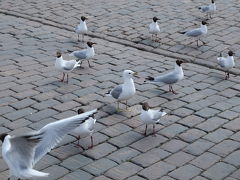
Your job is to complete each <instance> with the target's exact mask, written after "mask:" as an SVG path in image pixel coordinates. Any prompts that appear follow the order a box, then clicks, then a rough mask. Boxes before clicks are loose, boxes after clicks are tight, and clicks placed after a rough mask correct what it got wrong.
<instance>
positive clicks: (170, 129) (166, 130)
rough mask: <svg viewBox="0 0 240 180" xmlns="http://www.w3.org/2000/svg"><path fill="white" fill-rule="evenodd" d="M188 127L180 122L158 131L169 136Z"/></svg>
mask: <svg viewBox="0 0 240 180" xmlns="http://www.w3.org/2000/svg"><path fill="white" fill-rule="evenodd" d="M186 129H187V128H186V127H185V126H182V125H179V124H172V125H170V126H168V127H166V128H164V129H162V130H160V131H159V132H158V133H159V134H161V135H163V136H167V137H174V136H176V135H177V134H179V133H181V132H183V131H185V130H186Z"/></svg>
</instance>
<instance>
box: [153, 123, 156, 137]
mask: <svg viewBox="0 0 240 180" xmlns="http://www.w3.org/2000/svg"><path fill="white" fill-rule="evenodd" d="M153 136H156V131H155V124H153Z"/></svg>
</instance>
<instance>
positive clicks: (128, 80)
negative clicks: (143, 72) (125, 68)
mask: <svg viewBox="0 0 240 180" xmlns="http://www.w3.org/2000/svg"><path fill="white" fill-rule="evenodd" d="M124 85H127V86H132V85H133V86H134V82H133V79H132V78H129V77H125V78H124Z"/></svg>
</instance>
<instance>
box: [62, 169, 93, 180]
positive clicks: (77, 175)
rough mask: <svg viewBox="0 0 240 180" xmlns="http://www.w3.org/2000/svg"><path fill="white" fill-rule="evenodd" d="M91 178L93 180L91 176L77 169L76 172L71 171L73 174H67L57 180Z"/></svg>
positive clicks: (87, 179)
mask: <svg viewBox="0 0 240 180" xmlns="http://www.w3.org/2000/svg"><path fill="white" fill-rule="evenodd" d="M92 178H93V176H92V175H91V174H89V173H87V172H84V171H82V170H79V169H78V170H76V171H73V172H71V173H69V174H67V175H66V176H64V177H62V178H60V179H59V180H74V179H86V180H90V179H92Z"/></svg>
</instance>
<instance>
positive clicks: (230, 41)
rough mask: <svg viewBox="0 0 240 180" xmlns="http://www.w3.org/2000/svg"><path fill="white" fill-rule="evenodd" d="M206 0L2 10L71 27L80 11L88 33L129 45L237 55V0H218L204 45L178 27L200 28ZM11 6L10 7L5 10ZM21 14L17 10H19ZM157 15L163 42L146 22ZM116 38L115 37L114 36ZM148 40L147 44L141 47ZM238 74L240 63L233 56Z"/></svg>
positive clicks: (25, 4)
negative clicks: (157, 40) (153, 35)
mask: <svg viewBox="0 0 240 180" xmlns="http://www.w3.org/2000/svg"><path fill="white" fill-rule="evenodd" d="M209 2H210V0H204V1H203V0H178V1H176V0H161V1H156V0H142V1H140V0H131V1H130V2H129V1H128V0H113V1H111V2H110V1H109V0H98V1H94V0H88V1H84V2H82V1H81V2H79V1H77V0H69V1H67V2H66V1H64V0H50V1H49V0H42V1H32V0H18V1H17V2H16V1H12V0H5V1H4V2H2V3H1V5H0V7H1V10H0V12H4V13H10V14H15V13H17V16H19V15H28V16H29V18H34V17H38V18H40V20H41V21H43V22H46V20H48V21H50V22H56V23H57V25H64V27H65V28H66V27H67V28H69V29H71V30H73V26H76V24H78V23H79V19H80V16H81V15H86V16H87V17H88V18H89V20H88V25H89V30H90V31H91V33H90V34H91V35H93V34H94V35H95V36H98V37H104V38H106V39H108V40H112V41H117V42H120V39H122V42H123V43H127V44H131V45H133V46H136V47H139V48H145V49H148V50H151V51H154V52H156V53H160V54H163V55H166V56H174V57H179V54H181V55H183V57H184V58H185V59H189V61H191V62H195V63H197V64H202V65H205V66H210V67H216V57H217V56H219V53H220V52H221V51H222V52H224V54H226V53H227V51H228V50H229V49H231V50H233V51H234V52H236V57H240V41H239V36H240V25H239V24H240V13H239V9H240V4H239V1H238V0H228V1H226V0H217V1H216V4H217V12H216V14H215V15H214V18H213V19H212V20H210V21H209V24H210V25H209V26H208V29H209V33H208V35H207V37H206V38H204V40H205V41H206V42H207V44H206V45H204V46H202V47H197V46H196V42H194V40H192V39H189V38H188V37H185V36H184V35H181V34H179V33H177V32H179V31H184V30H188V29H192V28H196V27H199V25H200V22H201V20H202V19H204V18H205V17H204V15H203V14H202V13H201V12H199V11H198V9H197V7H199V6H202V5H207V4H209ZM9 10H11V11H9ZM18 13H20V14H18ZM153 16H157V17H159V18H160V20H159V24H160V28H161V29H162V32H161V34H160V38H161V43H160V44H159V43H154V42H152V41H151V39H150V35H149V34H148V32H147V27H148V25H149V23H150V22H151V21H152V17H153ZM114 37H117V39H115V38H114ZM145 45H146V46H145ZM236 63H237V67H238V69H234V70H233V72H235V74H240V73H239V67H240V63H239V61H236Z"/></svg>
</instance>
